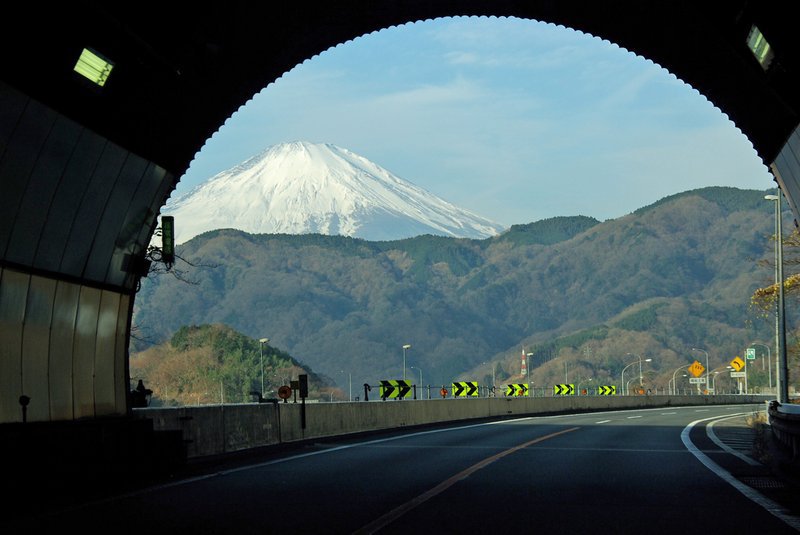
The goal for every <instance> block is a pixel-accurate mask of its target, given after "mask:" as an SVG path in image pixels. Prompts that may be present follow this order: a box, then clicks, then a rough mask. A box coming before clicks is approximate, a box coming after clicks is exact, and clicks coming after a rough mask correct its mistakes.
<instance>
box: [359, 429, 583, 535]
mask: <svg viewBox="0 0 800 535" xmlns="http://www.w3.org/2000/svg"><path fill="white" fill-rule="evenodd" d="M578 429H580V427H571V428H569V429H564V430H563V431H557V432H555V433H550V434H549V435H545V436H543V437H539V438H535V439H533V440H530V441H528V442H525V443H524V444H519V445H518V446H514V447H513V448H510V449H507V450H505V451H501V452H500V453H497V454H495V455H492V456H491V457H487V458H486V459H484V460H482V461H480V462H478V463H476V464H473V465H472V466H470V467H469V468H467V469H465V470H463V471H461V472H459V473H457V474H456V475H454V476H451V477H449V478H447V479H446V480H444V481H442V482H441V483H439V484H438V485H436V486H435V487H433V488H432V489H430V490H429V491H427V492H424V493H422V494H420V495H419V496H417V497H416V498H414V499H412V500H409V501H407V502H406V503H404V504H402V505H400V506H398V507H395V508H394V509H392V510H391V511H389V512H388V513H386V514H385V515H383V516H382V517H380V518H378V519H376V520H374V521H372V522H370V523H369V524H367V525H366V526H364V527H363V528H361V529H359V530H357V531H355V532H354V535H366V534H371V533H375V532H376V531H378V530H381V529H383V528H384V527H386V526H388V525H389V524H391V523H392V522H394V521H395V520H397V519H398V518H400V517H401V516H403V515H404V514H406V513H407V512H409V511H411V510H412V509H414V508H415V507H417V506H419V505H422V504H423V503H425V502H427V501H428V500H430V499H431V498H433V497H435V496H438V495H439V494H441V493H442V492H444V491H446V490H447V489H449V488H450V487H452V486H453V485H455V484H456V483H458V482H459V481H461V480H462V479H466V478H468V477H469V476H471V475H472V474H474V473H475V472H477V471H478V470H480V469H481V468H485V467H486V466H489V465H490V464H492V463H493V462H495V461H497V460H500V459H502V458H503V457H505V456H506V455H511V454H512V453H514V452H516V451H519V450H521V449H524V448H527V447H528V446H532V445H533V444H537V443H539V442H544V441H545V440H549V439H551V438H554V437H557V436H559V435H563V434H565V433H570V432H572V431H577V430H578Z"/></svg>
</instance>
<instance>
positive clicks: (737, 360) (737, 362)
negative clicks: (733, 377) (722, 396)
mask: <svg viewBox="0 0 800 535" xmlns="http://www.w3.org/2000/svg"><path fill="white" fill-rule="evenodd" d="M731 366H733V369H734V370H736V371H737V372H739V371H742V368H744V361H743V360H742V359H741V357H733V360H732V361H731Z"/></svg>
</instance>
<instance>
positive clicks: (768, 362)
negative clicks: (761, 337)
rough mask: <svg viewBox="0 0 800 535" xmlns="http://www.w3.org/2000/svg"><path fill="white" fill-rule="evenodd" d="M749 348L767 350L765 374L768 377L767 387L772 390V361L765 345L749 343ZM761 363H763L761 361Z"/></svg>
mask: <svg viewBox="0 0 800 535" xmlns="http://www.w3.org/2000/svg"><path fill="white" fill-rule="evenodd" d="M750 345H751V346H761V347H765V348H767V374H768V376H769V387H770V389H772V360H771V359H770V350H769V346H768V345H767V344H762V343H761V342H750ZM762 362H763V361H762ZM762 369H763V367H762Z"/></svg>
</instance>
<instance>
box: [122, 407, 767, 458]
mask: <svg viewBox="0 0 800 535" xmlns="http://www.w3.org/2000/svg"><path fill="white" fill-rule="evenodd" d="M769 399H771V398H770V396H753V395H748V396H734V395H731V396H619V397H615V396H607V397H606V396H565V397H551V398H474V399H469V398H468V399H433V400H402V401H397V400H393V401H374V402H360V403H358V402H353V403H308V404H306V405H305V427H303V425H302V424H303V407H304V406H303V404H301V403H278V404H273V403H262V404H255V403H250V404H241V405H211V406H201V407H181V408H153V409H150V408H148V409H135V410H134V414H135V415H136V416H137V417H140V418H148V419H152V420H153V427H154V429H156V430H181V431H182V432H183V436H184V441H185V442H186V448H187V457H188V458H197V457H205V456H211V455H219V454H225V453H231V452H235V451H241V450H245V449H250V448H256V447H261V446H269V445H274V444H280V443H282V442H296V441H300V440H308V439H314V438H322V437H331V436H338V435H348V434H352V433H362V432H367V431H378V430H385V429H394V428H400V427H410V426H419V425H426V424H436V423H444V422H457V421H467V420H475V419H483V418H497V417H518V416H526V415H542V414H559V413H571V412H587V411H601V410H615V409H637V408H657V407H668V406H687V405H695V406H696V405H723V404H741V403H763V402H764V401H767V400H769Z"/></svg>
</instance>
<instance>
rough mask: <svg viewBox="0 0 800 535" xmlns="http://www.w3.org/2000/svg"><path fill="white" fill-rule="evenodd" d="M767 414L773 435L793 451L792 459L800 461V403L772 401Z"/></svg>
mask: <svg viewBox="0 0 800 535" xmlns="http://www.w3.org/2000/svg"><path fill="white" fill-rule="evenodd" d="M767 414H768V415H769V425H770V427H771V428H772V436H774V437H775V438H776V439H777V441H778V442H779V443H780V444H782V445H783V446H784V447H785V448H786V449H788V450H789V451H790V452H791V454H792V461H795V462H797V461H800V405H792V404H783V405H782V404H780V403H778V402H777V401H770V402H769V406H768V408H767Z"/></svg>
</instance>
